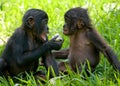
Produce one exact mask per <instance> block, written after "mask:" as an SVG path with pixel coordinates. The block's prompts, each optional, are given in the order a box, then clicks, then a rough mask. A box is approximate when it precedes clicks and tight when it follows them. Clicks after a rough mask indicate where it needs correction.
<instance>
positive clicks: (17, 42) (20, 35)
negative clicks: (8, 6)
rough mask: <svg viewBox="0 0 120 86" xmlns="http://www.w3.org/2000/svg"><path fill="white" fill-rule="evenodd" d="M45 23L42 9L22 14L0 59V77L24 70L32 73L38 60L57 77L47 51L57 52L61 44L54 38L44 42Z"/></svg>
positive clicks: (55, 64)
mask: <svg viewBox="0 0 120 86" xmlns="http://www.w3.org/2000/svg"><path fill="white" fill-rule="evenodd" d="M47 24H48V15H47V13H46V12H44V11H43V10H40V9H30V10H28V11H27V12H26V13H25V15H24V16H23V19H22V25H21V26H20V27H19V28H17V29H16V31H15V32H14V33H13V35H12V36H11V37H10V39H9V40H8V42H7V44H6V46H5V50H4V51H3V54H2V56H1V58H0V75H5V76H7V75H10V76H14V75H17V74H19V73H21V72H24V71H27V72H30V71H33V72H34V73H35V72H36V69H37V67H38V64H39V58H40V57H42V59H43V63H44V64H45V67H46V68H47V69H48V67H51V66H52V67H53V70H54V72H55V74H56V75H58V73H59V72H58V67H57V63H56V61H55V59H54V58H53V55H52V53H51V50H59V49H60V48H61V46H62V43H63V41H56V39H57V36H56V37H54V38H53V39H51V40H48V37H47V34H48V32H49V31H48V25H47ZM50 74H51V77H52V76H53V74H52V73H50Z"/></svg>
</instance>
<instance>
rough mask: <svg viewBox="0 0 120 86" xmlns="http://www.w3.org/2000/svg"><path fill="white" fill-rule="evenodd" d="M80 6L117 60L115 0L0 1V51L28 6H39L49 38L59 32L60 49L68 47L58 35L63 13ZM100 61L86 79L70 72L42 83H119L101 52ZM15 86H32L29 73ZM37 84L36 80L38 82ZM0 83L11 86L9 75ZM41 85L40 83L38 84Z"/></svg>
mask: <svg viewBox="0 0 120 86" xmlns="http://www.w3.org/2000/svg"><path fill="white" fill-rule="evenodd" d="M77 6H81V7H84V8H87V9H88V11H89V15H90V17H91V19H92V23H93V25H94V26H95V27H96V29H97V30H98V31H99V32H100V34H101V35H102V36H103V37H104V38H105V40H106V41H107V42H108V43H109V44H110V46H111V47H112V48H113V50H114V51H115V53H116V54H117V56H118V58H119V60H120V46H119V45H120V30H119V29H120V1H119V0H0V53H2V51H3V48H4V45H5V44H6V41H7V39H8V38H9V37H10V36H11V35H12V33H13V32H14V30H15V29H16V28H17V27H19V26H20V25H21V23H22V22H21V20H22V16H23V15H24V13H25V11H26V10H28V9H30V8H39V9H42V10H44V11H46V12H47V14H48V16H49V24H48V25H49V28H50V33H49V38H51V37H52V36H53V35H55V34H56V33H59V34H60V35H61V36H62V37H63V38H64V40H65V41H64V45H63V47H62V48H66V47H68V46H69V45H68V43H69V40H68V37H66V36H64V35H63V34H62V27H63V24H64V13H65V12H66V11H67V10H68V9H70V8H72V7H77ZM101 57H102V58H101V62H100V64H99V65H98V66H97V68H96V71H95V72H94V73H92V74H91V76H90V77H88V78H87V79H86V80H84V79H82V78H81V77H80V74H75V73H73V72H72V73H70V76H64V78H63V79H60V78H59V77H57V78H55V79H52V80H51V81H50V80H47V81H46V82H47V83H46V84H44V85H46V86H95V85H96V86H120V78H119V77H120V74H119V72H116V71H114V69H113V68H112V66H111V65H110V64H109V62H108V61H107V60H106V59H105V58H104V56H103V55H101ZM18 83H19V85H20V86H22V84H24V85H27V86H33V85H34V86H35V85H37V84H36V81H35V80H34V77H32V75H28V77H27V78H26V79H24V78H21V77H19V82H18ZM39 83H40V81H39ZM0 84H1V85H0V86H9V85H11V86H14V85H15V84H16V82H15V81H14V80H13V79H12V78H8V79H5V78H2V77H0ZM41 85H43V84H41Z"/></svg>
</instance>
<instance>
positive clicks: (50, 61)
mask: <svg viewBox="0 0 120 86" xmlns="http://www.w3.org/2000/svg"><path fill="white" fill-rule="evenodd" d="M42 61H43V63H44V64H45V67H46V69H48V67H49V68H50V67H52V68H53V70H54V71H52V70H51V69H50V77H53V76H54V74H53V72H54V73H55V74H56V75H57V76H58V75H59V72H58V66H57V63H56V61H55V58H54V57H53V55H52V53H51V51H48V52H46V53H45V54H44V55H43V56H42Z"/></svg>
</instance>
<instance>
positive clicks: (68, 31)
mask: <svg viewBox="0 0 120 86" xmlns="http://www.w3.org/2000/svg"><path fill="white" fill-rule="evenodd" d="M75 29H76V23H75V20H74V19H73V20H72V19H71V18H69V17H65V24H64V26H63V34H65V35H68V36H69V35H73V34H74V33H75V32H76V30H75Z"/></svg>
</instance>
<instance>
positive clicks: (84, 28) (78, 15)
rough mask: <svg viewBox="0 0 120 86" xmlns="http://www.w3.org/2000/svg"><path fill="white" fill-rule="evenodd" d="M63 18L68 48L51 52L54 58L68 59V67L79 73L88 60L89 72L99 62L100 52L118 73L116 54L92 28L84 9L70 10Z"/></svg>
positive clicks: (118, 65)
mask: <svg viewBox="0 0 120 86" xmlns="http://www.w3.org/2000/svg"><path fill="white" fill-rule="evenodd" d="M64 18H65V25H64V26H63V33H64V34H65V35H66V36H69V38H70V47H69V49H68V50H67V51H63V50H61V51H57V52H53V54H54V56H55V57H56V58H63V57H64V58H68V59H69V64H70V67H71V69H72V70H74V71H76V67H78V69H79V70H80V71H81V69H82V68H81V64H85V69H86V70H87V69H88V67H87V64H86V63H87V60H88V61H89V63H90V67H91V70H92V71H94V69H95V67H96V66H97V65H98V63H99V60H100V57H99V53H100V52H102V53H103V54H104V55H105V56H106V57H107V59H108V60H109V62H110V63H111V65H113V67H114V68H115V69H117V70H119V71H120V63H119V61H118V59H117V56H116V54H115V53H114V52H113V50H112V49H111V48H110V47H109V45H108V44H107V43H106V42H105V40H104V39H103V38H102V37H101V36H100V35H99V33H98V31H96V29H94V28H93V26H92V24H91V20H90V18H89V15H88V13H87V10H86V9H84V8H81V7H76V8H72V9H70V10H68V11H67V12H66V13H65V16H64ZM65 52H66V54H65ZM59 69H60V71H64V69H65V68H64V67H62V68H61V66H60V67H59Z"/></svg>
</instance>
